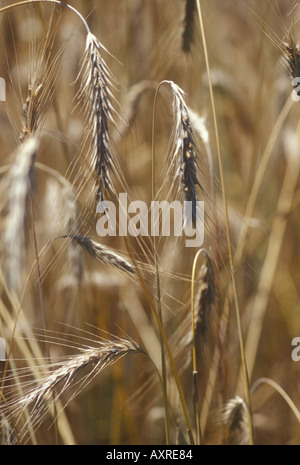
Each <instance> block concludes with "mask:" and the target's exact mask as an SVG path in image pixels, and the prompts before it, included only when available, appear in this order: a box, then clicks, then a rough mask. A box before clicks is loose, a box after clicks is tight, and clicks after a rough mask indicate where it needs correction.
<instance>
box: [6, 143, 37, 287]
mask: <svg viewBox="0 0 300 465" xmlns="http://www.w3.org/2000/svg"><path fill="white" fill-rule="evenodd" d="M37 150H38V141H37V139H36V138H35V137H30V138H29V139H27V140H26V141H25V142H24V143H22V144H21V145H20V146H19V147H18V148H17V149H16V151H15V153H14V158H15V162H14V164H13V165H12V167H11V169H10V171H9V173H8V176H7V178H6V179H5V180H4V181H3V184H2V186H1V187H2V188H3V189H4V192H5V195H6V198H7V201H6V203H5V205H4V215H5V219H4V230H3V233H2V234H3V235H2V256H3V264H4V269H5V274H6V278H7V285H8V287H9V289H10V290H13V291H15V292H18V291H19V290H20V288H21V285H22V274H23V271H22V270H23V265H24V250H25V225H26V219H27V216H28V211H27V202H28V198H29V194H30V191H31V189H32V183H33V166H34V162H35V159H36V154H37Z"/></svg>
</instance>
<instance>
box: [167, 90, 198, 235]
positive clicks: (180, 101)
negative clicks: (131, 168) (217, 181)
mask: <svg viewBox="0 0 300 465" xmlns="http://www.w3.org/2000/svg"><path fill="white" fill-rule="evenodd" d="M170 86H171V89H172V92H173V97H174V99H173V104H174V114H175V130H174V134H173V137H174V149H173V153H172V154H171V156H172V164H173V166H176V172H175V177H176V178H177V179H180V184H181V192H182V196H183V199H184V200H185V201H188V202H191V203H192V222H193V226H194V227H195V226H196V224H197V203H196V202H197V200H198V198H197V186H200V183H199V179H198V177H199V164H198V159H197V154H196V150H197V148H196V143H195V136H194V132H193V129H192V126H191V120H190V114H189V110H188V107H187V105H186V104H185V101H184V98H183V96H184V92H183V90H182V89H181V88H180V87H179V86H178V85H177V84H175V83H174V82H172V81H170Z"/></svg>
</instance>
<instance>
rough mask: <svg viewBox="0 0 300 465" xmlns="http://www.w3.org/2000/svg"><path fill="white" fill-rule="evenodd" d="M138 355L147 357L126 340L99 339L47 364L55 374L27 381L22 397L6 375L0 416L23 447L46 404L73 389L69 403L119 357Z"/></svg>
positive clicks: (12, 377)
mask: <svg viewBox="0 0 300 465" xmlns="http://www.w3.org/2000/svg"><path fill="white" fill-rule="evenodd" d="M57 339H58V340H59V338H53V340H54V341H55V340H57ZM59 341H60V340H59ZM63 341H64V340H63ZM59 343H60V342H59ZM138 353H139V354H146V355H147V353H146V351H145V350H144V349H143V348H142V347H141V346H140V345H139V344H137V343H136V342H135V341H133V340H132V339H129V338H128V339H124V338H113V339H112V340H106V339H102V338H99V339H97V341H95V345H94V346H92V347H87V346H86V343H85V346H84V347H83V348H80V347H79V353H78V354H77V355H73V356H70V357H68V358H66V359H64V360H61V359H60V360H59V361H58V362H57V363H54V364H50V365H49V367H48V368H49V369H50V370H51V369H52V368H54V370H53V371H52V372H51V373H50V374H49V376H45V377H44V378H43V379H41V380H40V382H39V383H38V384H35V382H33V383H32V382H29V381H28V382H27V392H25V394H24V395H23V396H21V397H20V394H19V391H18V388H17V386H15V384H14V375H13V374H12V375H11V377H10V374H8V375H7V378H6V379H7V383H8V384H9V385H10V386H11V387H10V389H11V390H10V392H8V393H7V394H6V402H5V404H3V406H2V409H1V412H0V413H1V417H2V418H3V419H5V421H6V422H7V421H11V422H12V424H13V425H14V431H15V432H16V433H17V436H16V438H18V440H22V443H24V441H26V437H27V434H28V422H29V421H31V423H32V425H33V427H34V428H35V429H37V428H38V427H39V426H40V425H41V423H42V421H43V420H44V417H45V416H46V414H47V411H48V409H49V405H48V404H49V403H50V405H54V404H55V403H56V402H57V401H58V399H60V398H61V396H62V395H63V394H64V393H65V392H66V391H67V390H69V389H70V388H71V387H73V388H75V393H73V394H72V395H71V397H70V399H69V400H68V401H67V402H66V403H69V402H70V400H71V399H73V398H74V397H75V396H76V395H77V394H79V393H80V392H82V391H83V390H84V389H85V388H86V386H87V385H88V384H89V383H90V382H91V381H92V380H93V379H94V378H95V376H97V375H98V374H99V373H101V372H102V371H103V370H104V369H105V368H107V367H109V366H111V365H113V364H114V363H116V362H117V361H118V360H120V359H121V358H122V357H125V356H127V355H129V354H138ZM21 375H22V379H23V381H24V380H26V377H27V374H26V372H25V370H22V373H21ZM25 411H27V414H28V413H29V417H28V418H27V420H26V421H25V423H22V416H23V414H25ZM0 426H1V421H0Z"/></svg>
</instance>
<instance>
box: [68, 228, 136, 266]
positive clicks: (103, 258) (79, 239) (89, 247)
mask: <svg viewBox="0 0 300 465" xmlns="http://www.w3.org/2000/svg"><path fill="white" fill-rule="evenodd" d="M69 237H70V238H71V239H72V241H75V242H76V243H77V244H79V245H81V246H82V247H83V248H84V249H85V250H86V251H87V252H88V253H89V254H90V255H91V256H92V257H95V258H96V259H97V260H98V261H100V262H101V263H104V264H105V265H108V266H111V267H113V268H115V269H117V270H119V271H124V272H126V273H129V274H131V275H132V274H135V269H134V266H133V265H132V264H131V262H130V261H129V260H128V259H127V258H125V257H123V256H122V255H120V254H118V253H116V252H115V251H114V250H112V249H110V248H109V247H106V246H104V245H101V244H99V243H98V242H96V241H94V240H93V239H90V238H89V237H86V236H80V235H78V234H77V235H70V236H69Z"/></svg>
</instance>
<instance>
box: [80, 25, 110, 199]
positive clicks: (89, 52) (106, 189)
mask: <svg viewBox="0 0 300 465" xmlns="http://www.w3.org/2000/svg"><path fill="white" fill-rule="evenodd" d="M103 49H104V47H103V46H102V44H101V43H100V42H99V40H98V39H97V38H96V37H95V36H94V35H93V34H92V33H91V32H89V33H88V34H87V38H86V47H85V52H84V56H83V59H82V65H81V68H80V71H79V74H78V77H77V80H79V81H80V89H79V91H78V93H77V99H78V100H79V101H80V102H81V103H82V105H83V108H84V112H85V116H86V122H85V136H84V140H83V147H85V148H84V149H83V150H85V151H86V154H85V156H86V161H87V164H88V167H89V170H90V173H92V175H93V176H94V179H95V181H94V189H95V191H96V201H97V202H98V201H102V200H104V199H105V198H107V196H108V195H112V194H113V193H114V187H113V183H112V179H111V176H112V174H113V173H114V172H115V162H114V157H113V154H112V150H111V145H110V138H109V129H108V124H109V123H112V124H115V116H116V115H118V113H117V112H116V110H115V109H114V106H113V104H112V102H116V100H115V98H114V96H113V94H112V92H111V90H110V88H111V87H112V86H113V81H114V78H113V76H112V75H111V73H110V71H109V69H108V67H107V65H106V63H105V61H104V59H103V58H102V56H101V50H103ZM90 173H88V175H90Z"/></svg>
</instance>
